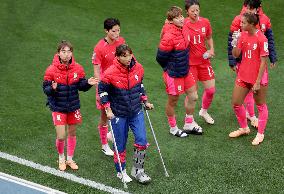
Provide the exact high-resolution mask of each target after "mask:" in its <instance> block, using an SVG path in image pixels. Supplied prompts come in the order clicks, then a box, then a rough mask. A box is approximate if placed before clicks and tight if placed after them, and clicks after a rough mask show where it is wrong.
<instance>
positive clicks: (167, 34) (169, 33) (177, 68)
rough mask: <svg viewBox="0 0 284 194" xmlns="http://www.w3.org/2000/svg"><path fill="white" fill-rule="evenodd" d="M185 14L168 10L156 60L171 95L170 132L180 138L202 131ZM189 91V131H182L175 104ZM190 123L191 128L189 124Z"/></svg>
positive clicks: (168, 103)
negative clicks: (197, 116)
mask: <svg viewBox="0 0 284 194" xmlns="http://www.w3.org/2000/svg"><path fill="white" fill-rule="evenodd" d="M183 24H184V17H183V15H182V9H181V8H179V7H177V6H172V7H171V8H170V9H169V10H168V12H167V20H166V23H165V24H164V26H163V28H162V32H161V40H160V45H159V48H158V52H157V56H156V60H157V62H158V63H159V64H160V65H161V66H162V68H163V71H164V72H163V78H164V83H165V85H166V92H167V94H168V101H167V104H166V115H167V118H168V123H169V126H170V133H171V134H172V135H175V136H177V137H187V136H188V134H189V133H192V132H195V133H196V134H202V128H201V127H200V126H198V125H197V124H196V123H195V121H194V119H193V113H194V108H195V104H196V101H197V98H198V97H197V91H196V86H195V80H194V78H193V76H192V74H191V73H190V72H189V60H188V58H189V57H188V54H189V49H188V45H189V39H190V37H189V33H188V31H186V29H185V28H184V27H183ZM184 93H185V94H186V95H187V97H188V101H187V103H185V111H186V116H185V124H184V126H186V129H187V130H180V129H179V128H178V127H177V124H176V116H175V107H176V105H177V102H178V99H179V96H180V95H182V94H184ZM188 126H190V127H188Z"/></svg>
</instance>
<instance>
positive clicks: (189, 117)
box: [184, 115, 193, 123]
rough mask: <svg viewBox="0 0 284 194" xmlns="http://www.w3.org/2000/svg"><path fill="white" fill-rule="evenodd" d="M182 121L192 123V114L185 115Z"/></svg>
mask: <svg viewBox="0 0 284 194" xmlns="http://www.w3.org/2000/svg"><path fill="white" fill-rule="evenodd" d="M184 121H185V123H192V121H193V115H185V118H184Z"/></svg>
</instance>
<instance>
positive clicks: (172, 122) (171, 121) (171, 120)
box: [168, 116, 177, 127]
mask: <svg viewBox="0 0 284 194" xmlns="http://www.w3.org/2000/svg"><path fill="white" fill-rule="evenodd" d="M168 123H169V125H170V127H175V126H176V125H177V121H176V117H175V116H172V117H168Z"/></svg>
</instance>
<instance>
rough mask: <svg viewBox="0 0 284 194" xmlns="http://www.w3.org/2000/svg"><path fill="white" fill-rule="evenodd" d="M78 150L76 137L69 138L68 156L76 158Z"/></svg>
mask: <svg viewBox="0 0 284 194" xmlns="http://www.w3.org/2000/svg"><path fill="white" fill-rule="evenodd" d="M75 148H76V136H68V138H67V156H71V157H72V156H74V151H75Z"/></svg>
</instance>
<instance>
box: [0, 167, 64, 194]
mask: <svg viewBox="0 0 284 194" xmlns="http://www.w3.org/2000/svg"><path fill="white" fill-rule="evenodd" d="M0 179H2V180H6V181H9V182H13V183H16V184H18V185H22V186H24V187H28V188H31V189H34V190H37V191H41V192H44V193H53V194H66V193H63V192H61V191H58V190H55V189H52V188H49V187H46V186H43V185H40V184H37V183H33V182H30V181H27V180H24V179H20V178H18V177H15V176H11V175H8V174H5V173H2V172H0Z"/></svg>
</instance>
